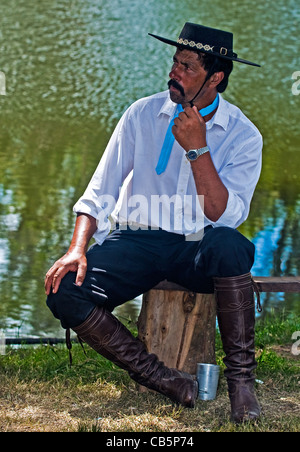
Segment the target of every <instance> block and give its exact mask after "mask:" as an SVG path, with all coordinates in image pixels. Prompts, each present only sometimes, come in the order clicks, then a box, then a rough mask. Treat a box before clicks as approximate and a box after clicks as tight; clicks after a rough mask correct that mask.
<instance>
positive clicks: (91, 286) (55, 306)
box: [47, 227, 255, 328]
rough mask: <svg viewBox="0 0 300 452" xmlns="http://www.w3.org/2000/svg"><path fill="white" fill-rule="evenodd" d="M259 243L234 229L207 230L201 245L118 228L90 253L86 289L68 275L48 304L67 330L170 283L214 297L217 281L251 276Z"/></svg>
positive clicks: (169, 235) (158, 233)
mask: <svg viewBox="0 0 300 452" xmlns="http://www.w3.org/2000/svg"><path fill="white" fill-rule="evenodd" d="M254 252H255V248H254V245H253V244H252V243H251V242H250V241H249V240H248V239H246V238H245V237H244V236H243V235H242V234H240V233H239V232H238V231H236V230H235V229H231V228H227V227H218V228H212V227H208V228H206V229H205V233H204V236H203V238H202V239H201V240H199V241H186V240H185V237H184V236H182V235H178V234H173V233H169V232H166V231H162V230H150V229H149V230H141V229H139V230H136V231H133V230H131V229H127V230H119V229H117V230H116V231H114V232H112V233H111V234H110V235H109V236H108V237H107V239H106V240H105V241H104V243H103V244H102V245H101V246H99V245H97V244H95V245H93V246H92V247H91V248H90V249H89V250H88V252H87V262H88V269H87V274H86V277H85V280H84V283H83V285H82V286H81V287H78V286H76V285H75V278H76V275H75V273H72V272H70V273H68V274H67V275H66V276H65V277H64V279H63V280H62V282H61V285H60V288H59V290H58V292H57V293H56V294H52V293H51V294H50V295H49V296H48V298H47V305H48V307H49V308H50V309H51V311H52V312H53V314H54V316H55V317H56V318H58V319H60V321H61V324H62V326H63V328H73V327H76V326H78V325H80V324H81V323H82V322H83V321H84V320H85V319H86V318H87V317H88V315H89V314H90V313H91V311H92V310H93V309H94V308H95V306H97V305H101V306H104V307H105V308H106V309H108V310H109V311H113V309H114V308H115V307H116V306H119V305H121V304H123V303H125V302H126V301H128V300H132V299H133V298H135V297H136V296H138V295H140V294H142V293H144V292H146V291H148V290H150V289H151V288H152V287H153V286H155V285H156V284H157V283H158V282H160V281H162V280H164V279H167V280H168V281H172V282H175V283H177V284H180V285H182V286H184V287H186V288H187V289H189V290H191V291H194V292H200V293H212V292H213V291H214V284H213V278H214V277H230V276H239V275H243V274H245V273H248V272H249V271H250V270H251V267H252V265H253V262H254Z"/></svg>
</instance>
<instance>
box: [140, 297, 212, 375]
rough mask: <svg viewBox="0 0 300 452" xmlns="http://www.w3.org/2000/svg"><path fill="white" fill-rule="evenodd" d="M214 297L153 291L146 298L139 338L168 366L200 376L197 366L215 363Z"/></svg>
mask: <svg viewBox="0 0 300 452" xmlns="http://www.w3.org/2000/svg"><path fill="white" fill-rule="evenodd" d="M215 329H216V303H215V296H214V294H199V293H194V292H188V291H185V290H182V289H181V290H159V289H152V290H150V291H149V292H147V293H145V294H144V295H143V303H142V309H141V313H140V316H139V319H138V331H139V338H140V340H142V341H143V342H144V343H145V345H146V347H147V350H148V351H149V352H151V353H155V354H156V355H157V356H158V357H159V359H160V360H161V361H163V362H164V363H165V365H166V366H168V367H173V368H177V369H179V370H184V371H186V372H189V373H190V374H193V375H195V374H196V367H197V363H200V362H205V363H211V364H215Z"/></svg>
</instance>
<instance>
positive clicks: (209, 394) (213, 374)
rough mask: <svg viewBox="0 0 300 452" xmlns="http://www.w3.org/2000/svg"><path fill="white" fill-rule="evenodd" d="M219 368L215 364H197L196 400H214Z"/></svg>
mask: <svg viewBox="0 0 300 452" xmlns="http://www.w3.org/2000/svg"><path fill="white" fill-rule="evenodd" d="M219 374H220V366H217V365H215V364H205V363H198V364H197V381H198V384H199V392H198V398H199V399H200V400H214V399H215V398H216V394H217V388H218V383H219Z"/></svg>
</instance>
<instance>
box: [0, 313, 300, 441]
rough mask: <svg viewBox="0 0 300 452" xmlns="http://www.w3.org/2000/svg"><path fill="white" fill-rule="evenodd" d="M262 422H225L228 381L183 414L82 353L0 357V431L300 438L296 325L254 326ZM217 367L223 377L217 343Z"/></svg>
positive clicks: (32, 350)
mask: <svg viewBox="0 0 300 452" xmlns="http://www.w3.org/2000/svg"><path fill="white" fill-rule="evenodd" d="M256 331H257V332H256V354H257V361H258V368H257V372H256V377H257V384H256V386H257V395H258V398H259V400H260V402H261V405H262V408H263V414H262V417H261V420H260V421H259V422H256V423H249V424H243V425H241V426H236V425H235V424H233V423H231V422H230V406H229V399H228V395H227V386H226V381H225V378H224V376H223V375H221V378H220V384H219V389H218V394H217V398H216V400H214V401H211V402H202V401H198V402H197V404H196V407H195V409H193V410H189V409H184V408H182V407H178V406H177V405H175V404H173V403H171V402H170V401H169V400H168V399H166V398H164V397H162V396H161V395H159V394H155V393H153V392H147V393H141V392H139V391H138V390H137V387H136V385H135V383H134V382H133V381H132V380H131V379H130V378H129V376H128V375H127V373H126V372H124V371H122V370H121V369H119V368H117V367H116V366H115V365H114V364H112V363H111V362H109V361H107V360H106V359H105V358H102V357H101V356H99V355H97V354H96V353H95V352H94V351H93V350H91V349H90V348H89V347H88V346H85V349H86V352H87V356H86V355H85V354H84V353H83V351H82V348H81V346H80V345H79V344H75V345H74V346H73V349H72V355H73V365H72V367H70V365H69V356H68V351H67V349H66V347H65V346H64V345H59V346H42V345H41V346H38V347H34V346H26V345H23V346H21V347H19V348H9V347H7V350H6V354H5V355H3V356H0V379H1V386H0V407H1V408H0V431H2V432H8V431H13V432H15V431H16V432H21V431H45V432H46V431H51V432H57V431H61V432H64V431H69V432H194V433H195V432H225V431H226V432H229V431H233V432H252V431H253V432H254V431H255V432H258V431H266V432H273V431H276V432H277V431H288V432H296V431H299V430H300V397H299V395H300V356H299V355H297V354H293V353H292V351H295V349H292V346H293V342H295V341H293V340H292V335H293V333H294V332H295V331H300V324H299V319H297V318H295V317H293V318H289V317H286V318H285V317H284V316H281V318H278V317H273V318H272V317H270V318H268V319H266V320H261V321H259V322H258V323H257V326H256ZM216 355H217V361H218V363H219V364H220V365H221V366H222V369H224V364H223V362H222V359H223V350H222V345H221V341H220V337H219V335H218V334H217V340H216Z"/></svg>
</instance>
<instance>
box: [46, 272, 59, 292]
mask: <svg viewBox="0 0 300 452" xmlns="http://www.w3.org/2000/svg"><path fill="white" fill-rule="evenodd" d="M56 270H57V266H56V265H52V267H51V268H50V269H49V270H48V272H47V273H46V276H45V292H46V295H49V293H50V289H51V286H52V281H53V277H54V275H55V272H56Z"/></svg>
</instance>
